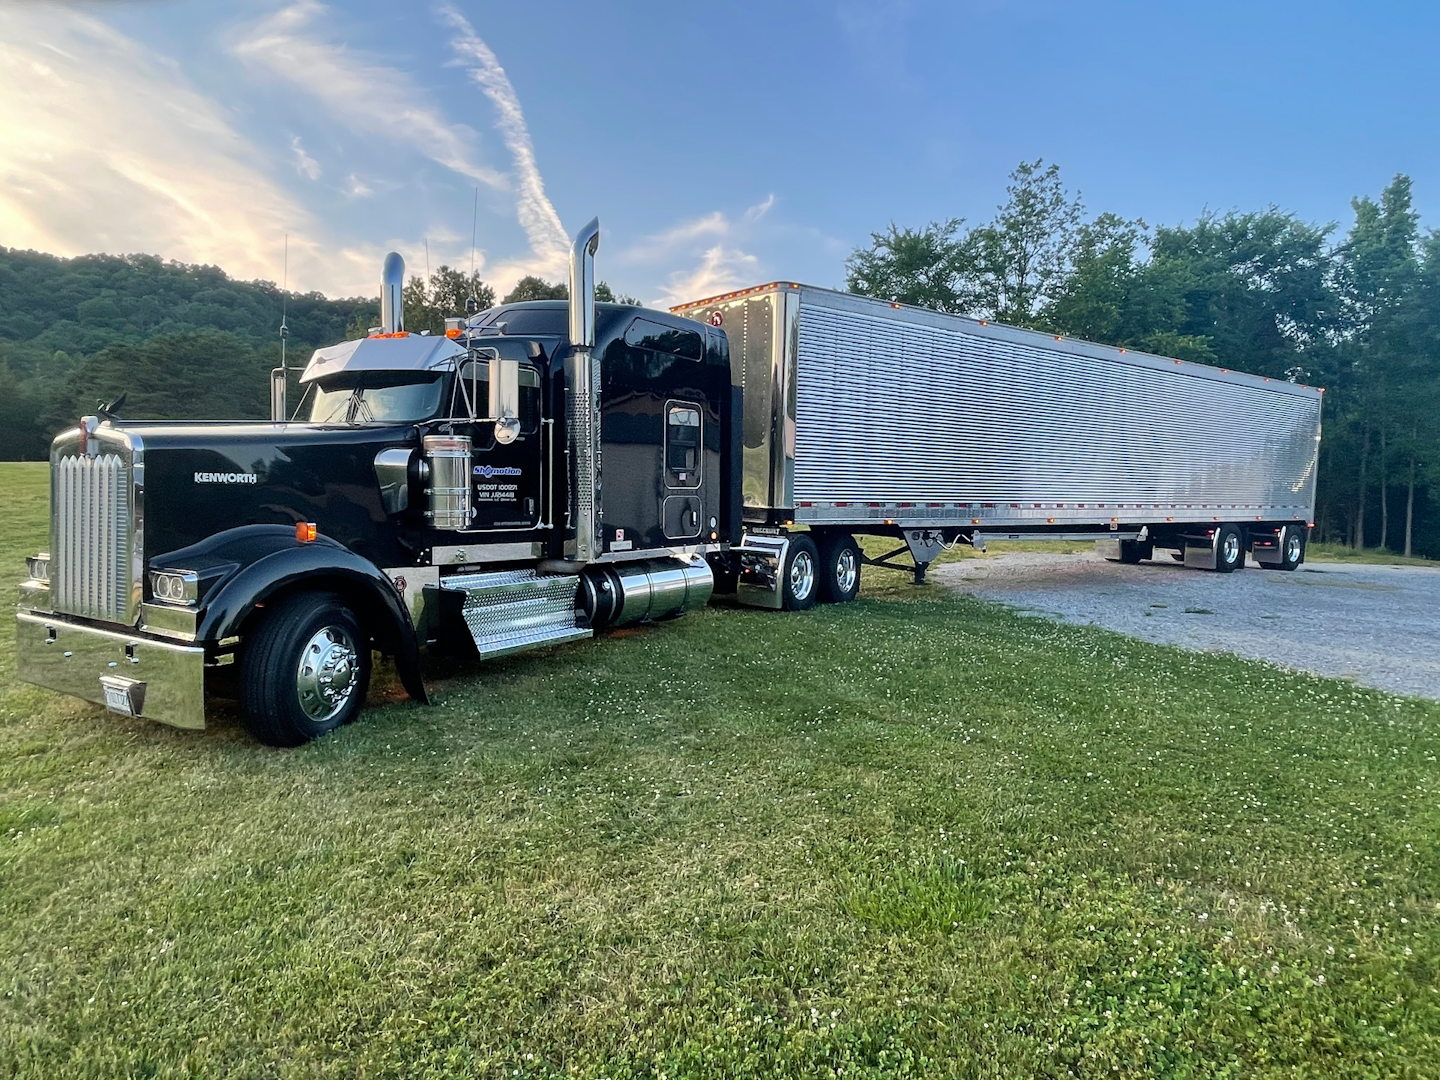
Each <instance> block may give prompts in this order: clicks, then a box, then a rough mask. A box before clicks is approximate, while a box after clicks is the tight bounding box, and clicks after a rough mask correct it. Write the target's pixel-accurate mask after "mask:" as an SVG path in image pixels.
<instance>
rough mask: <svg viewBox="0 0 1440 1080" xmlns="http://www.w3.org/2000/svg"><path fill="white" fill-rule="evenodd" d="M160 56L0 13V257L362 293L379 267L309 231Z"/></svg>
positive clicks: (18, 11)
mask: <svg viewBox="0 0 1440 1080" xmlns="http://www.w3.org/2000/svg"><path fill="white" fill-rule="evenodd" d="M265 160H266V155H265V154H264V153H262V152H260V151H259V150H257V148H256V147H255V146H253V145H252V144H250V143H249V142H248V141H247V140H245V139H244V138H242V137H241V136H240V135H239V134H237V133H236V132H235V130H234V129H233V128H232V127H231V126H230V124H229V122H228V120H227V118H226V116H225V113H224V111H223V110H222V109H221V108H220V107H219V106H217V105H216V104H215V103H214V102H213V101H211V100H210V99H208V98H207V97H205V96H204V95H202V94H200V93H199V92H197V91H196V90H195V88H194V87H192V86H191V85H190V84H189V83H188V82H187V81H186V80H185V78H184V77H183V76H182V75H181V73H180V71H179V69H178V67H177V66H176V65H175V64H174V63H173V62H172V61H171V60H170V59H168V58H167V57H164V56H160V55H157V54H156V53H154V52H152V51H151V50H149V49H147V48H145V47H144V46H142V45H140V44H139V43H137V42H135V41H133V40H132V39H130V38H128V37H126V36H125V35H123V34H121V33H119V32H118V31H116V30H114V29H113V28H111V27H110V26H107V25H106V24H105V23H103V22H101V21H99V20H97V19H94V18H91V17H90V16H88V15H86V14H84V13H82V12H80V11H77V10H75V9H73V8H64V7H60V6H58V5H49V4H46V5H33V6H32V5H26V6H19V5H4V6H0V244H5V245H7V246H14V247H30V248H36V249H39V250H42V251H50V252H54V253H56V254H59V255H76V254H81V253H86V252H94V251H111V252H139V251H144V252H152V253H156V254H159V255H163V256H165V257H167V258H173V259H179V260H182V261H185V262H204V263H215V264H218V265H220V266H222V267H224V269H225V270H226V271H227V272H228V273H231V274H233V275H235V276H237V277H241V278H251V277H254V278H266V279H269V280H275V279H277V278H279V277H280V268H281V249H282V246H283V244H284V237H285V234H286V233H289V235H290V281H291V282H292V283H293V284H294V285H296V286H298V287H299V288H302V289H323V290H326V291H330V292H342V293H356V292H364V293H373V292H374V291H375V290H374V285H373V281H374V278H375V276H376V273H375V268H376V267H377V266H379V259H378V257H372V255H371V254H370V253H368V252H364V251H356V250H340V251H333V250H325V248H324V245H322V244H321V242H320V240H321V237H320V231H321V230H320V227H319V225H318V223H317V222H315V221H314V220H313V218H311V217H310V215H309V214H308V213H307V212H306V211H305V210H304V209H303V208H302V207H301V206H300V205H299V204H298V203H297V202H296V201H295V200H294V199H293V198H291V197H290V196H289V195H288V194H287V193H286V192H285V191H284V190H283V189H282V188H281V187H280V186H279V185H277V184H276V183H275V181H274V180H273V179H272V177H271V176H270V175H268V174H267V173H266V172H265V171H264V169H263V167H262V166H261V165H260V164H258V163H261V162H264V161H265Z"/></svg>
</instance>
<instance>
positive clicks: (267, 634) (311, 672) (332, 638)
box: [240, 593, 370, 746]
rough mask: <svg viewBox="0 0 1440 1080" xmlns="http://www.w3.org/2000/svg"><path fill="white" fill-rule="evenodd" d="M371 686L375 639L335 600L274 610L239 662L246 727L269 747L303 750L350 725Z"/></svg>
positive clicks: (304, 597) (307, 600)
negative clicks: (299, 748) (310, 743)
mask: <svg viewBox="0 0 1440 1080" xmlns="http://www.w3.org/2000/svg"><path fill="white" fill-rule="evenodd" d="M369 686H370V640H369V638H368V637H367V636H366V635H365V633H364V631H363V630H362V629H361V628H360V623H359V621H358V620H357V619H356V618H355V614H354V612H352V611H351V610H350V609H349V608H348V607H347V606H346V605H345V603H344V601H342V600H341V599H340V597H338V596H336V595H335V594H333V593H301V594H299V595H298V596H293V597H291V598H289V599H288V600H285V601H283V602H282V603H280V604H279V605H278V606H276V607H275V608H273V609H272V610H270V611H269V612H268V613H267V614H266V615H265V617H264V619H263V621H262V622H261V623H260V625H259V627H258V628H257V629H256V630H255V632H254V633H253V634H252V635H251V637H250V640H249V642H248V643H247V644H246V646H245V653H244V656H243V657H242V658H241V661H240V707H241V709H242V711H243V715H244V718H245V727H246V728H247V729H248V730H249V732H250V734H251V735H253V736H255V738H256V739H257V740H259V741H260V742H262V743H264V744H265V745H267V746H300V745H302V744H303V743H307V742H309V741H310V740H312V739H318V738H319V737H320V736H321V735H325V734H327V733H329V732H331V731H334V730H335V729H336V728H338V727H340V726H341V725H342V724H348V723H349V722H350V721H351V720H353V719H355V716H356V715H357V714H358V713H359V712H360V709H361V708H362V707H363V706H364V704H365V692H366V690H368V689H369Z"/></svg>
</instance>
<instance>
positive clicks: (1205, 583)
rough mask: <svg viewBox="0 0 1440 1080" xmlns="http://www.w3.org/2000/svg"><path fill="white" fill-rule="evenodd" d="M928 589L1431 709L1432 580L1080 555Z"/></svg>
mask: <svg viewBox="0 0 1440 1080" xmlns="http://www.w3.org/2000/svg"><path fill="white" fill-rule="evenodd" d="M930 577H931V580H932V581H935V582H937V583H942V584H945V585H949V586H952V587H954V588H956V589H959V590H961V591H963V592H968V593H971V594H973V595H975V596H979V597H983V598H985V599H987V600H998V601H1000V602H1002V603H1005V604H1009V605H1011V606H1013V607H1016V608H1020V609H1022V610H1026V611H1030V612H1034V613H1036V614H1043V615H1048V616H1052V617H1054V618H1058V619H1063V620H1065V621H1068V622H1077V623H1094V624H1096V625H1098V626H1104V627H1107V628H1108V629H1111V630H1118V631H1120V632H1121V633H1124V634H1131V635H1133V636H1135V637H1138V638H1143V639H1144V640H1146V641H1155V642H1163V643H1166V644H1170V645H1183V646H1185V647H1187V648H1191V649H1206V650H1216V651H1223V652H1231V653H1236V654H1238V655H1240V656H1246V657H1252V658H1255V659H1259V660H1269V661H1272V662H1274V663H1277V664H1284V665H1285V666H1287V667H1292V668H1299V669H1301V670H1303V671H1311V672H1314V673H1315V674H1317V675H1334V676H1339V677H1341V678H1350V679H1355V680H1356V681H1357V682H1361V683H1364V684H1365V685H1367V686H1374V687H1379V688H1380V689H1382V690H1390V691H1393V692H1395V693H1399V694H1416V695H1419V696H1421V697H1428V698H1437V699H1440V569H1431V568H1430V567H1421V566H1369V565H1359V564H1351V563H1306V564H1305V565H1303V566H1301V567H1300V569H1298V570H1296V571H1294V572H1293V573H1284V572H1283V571H1277V570H1260V569H1258V568H1257V567H1255V565H1254V564H1253V563H1250V564H1249V565H1247V567H1246V569H1245V570H1243V571H1241V572H1238V573H1234V574H1215V573H1208V572H1206V571H1202V570H1189V569H1186V568H1185V567H1183V566H1181V565H1179V564H1178V563H1175V562H1173V561H1172V560H1171V559H1170V558H1169V557H1168V554H1167V555H1164V556H1162V557H1161V558H1160V559H1159V560H1157V561H1156V562H1150V563H1141V564H1139V565H1138V566H1125V565H1123V564H1120V563H1110V562H1106V561H1105V560H1103V559H1101V558H1100V557H1099V556H1097V555H1095V554H1093V553H1090V552H1087V553H1084V554H1078V555H1041V554H1034V553H1028V552H1016V553H1013V554H1009V555H999V556H996V557H994V558H989V559H966V560H964V561H963V562H957V563H948V564H946V565H944V566H937V567H934V568H933V569H932V570H931V573H930Z"/></svg>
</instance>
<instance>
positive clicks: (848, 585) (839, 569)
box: [835, 548, 860, 593]
mask: <svg viewBox="0 0 1440 1080" xmlns="http://www.w3.org/2000/svg"><path fill="white" fill-rule="evenodd" d="M859 576H860V560H859V559H857V558H856V557H855V552H854V551H852V550H851V549H850V548H846V549H845V550H844V551H842V552H840V558H839V559H837V560H836V561H835V584H836V585H838V586H839V587H840V591H841V592H842V593H848V592H850V591H851V590H852V589H854V588H855V581H856V579H857V578H858V577H859Z"/></svg>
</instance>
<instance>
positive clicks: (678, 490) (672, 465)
mask: <svg viewBox="0 0 1440 1080" xmlns="http://www.w3.org/2000/svg"><path fill="white" fill-rule="evenodd" d="M704 447H705V410H704V409H703V408H701V406H700V404H699V403H698V402H693V401H684V400H681V399H676V398H671V399H670V400H669V401H667V402H666V403H665V495H664V500H663V502H662V504H661V508H660V518H661V528H662V529H663V531H664V533H665V538H666V539H667V540H694V539H695V538H697V537H698V536H699V535H700V532H701V523H702V521H703V520H704V507H705V494H704V490H703V489H704V486H705V469H704V465H703V462H702V460H701V454H702V452H703V450H704Z"/></svg>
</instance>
